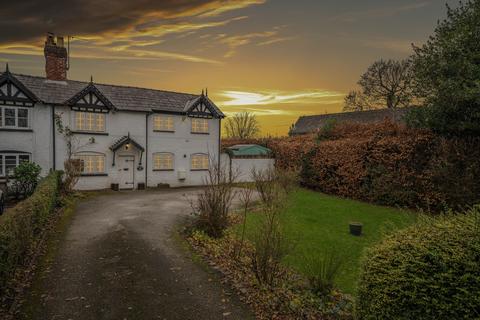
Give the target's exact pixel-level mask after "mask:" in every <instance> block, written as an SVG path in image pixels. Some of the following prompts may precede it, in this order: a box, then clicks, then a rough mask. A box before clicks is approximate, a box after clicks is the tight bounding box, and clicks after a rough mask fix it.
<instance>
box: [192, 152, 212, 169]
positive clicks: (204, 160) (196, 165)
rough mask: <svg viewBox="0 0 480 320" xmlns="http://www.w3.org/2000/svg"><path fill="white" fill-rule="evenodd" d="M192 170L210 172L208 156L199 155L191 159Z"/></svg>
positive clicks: (194, 155)
mask: <svg viewBox="0 0 480 320" xmlns="http://www.w3.org/2000/svg"><path fill="white" fill-rule="evenodd" d="M191 161H192V163H191V169H192V170H208V165H209V158H208V155H207V154H203V153H197V154H193V155H192V157H191Z"/></svg>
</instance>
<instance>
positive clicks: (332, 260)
mask: <svg viewBox="0 0 480 320" xmlns="http://www.w3.org/2000/svg"><path fill="white" fill-rule="evenodd" d="M343 263H344V259H343V257H342V256H341V255H340V253H339V252H338V251H335V250H334V249H331V250H329V251H326V252H325V253H324V254H323V255H312V254H306V255H305V257H304V258H303V268H304V270H303V271H304V273H305V274H306V275H307V278H308V282H309V285H310V288H311V290H312V292H313V293H314V294H316V295H317V296H319V297H321V298H327V297H328V296H329V295H330V294H331V293H332V290H333V289H334V288H335V278H336V277H337V276H338V274H339V272H340V270H341V267H342V265H343Z"/></svg>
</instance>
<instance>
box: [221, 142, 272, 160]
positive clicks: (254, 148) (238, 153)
mask: <svg viewBox="0 0 480 320" xmlns="http://www.w3.org/2000/svg"><path fill="white" fill-rule="evenodd" d="M227 153H229V154H230V155H232V156H234V157H245V156H247V157H258V156H269V155H270V154H271V153H272V150H270V149H268V148H265V147H262V146H259V145H258V144H237V145H234V146H231V147H228V148H227Z"/></svg>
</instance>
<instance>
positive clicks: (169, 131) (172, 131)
mask: <svg viewBox="0 0 480 320" xmlns="http://www.w3.org/2000/svg"><path fill="white" fill-rule="evenodd" d="M153 132H166V133H175V130H153Z"/></svg>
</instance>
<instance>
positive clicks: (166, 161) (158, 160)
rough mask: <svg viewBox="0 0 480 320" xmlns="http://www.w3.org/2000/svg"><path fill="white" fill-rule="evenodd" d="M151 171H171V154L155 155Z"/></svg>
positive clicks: (160, 153)
mask: <svg viewBox="0 0 480 320" xmlns="http://www.w3.org/2000/svg"><path fill="white" fill-rule="evenodd" d="M153 170H173V153H169V152H159V153H155V154H154V155H153Z"/></svg>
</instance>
